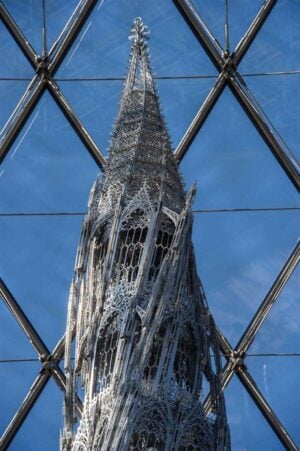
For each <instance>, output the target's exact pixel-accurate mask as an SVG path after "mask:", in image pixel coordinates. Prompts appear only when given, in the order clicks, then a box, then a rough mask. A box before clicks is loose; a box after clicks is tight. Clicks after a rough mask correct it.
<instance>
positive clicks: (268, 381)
mask: <svg viewBox="0 0 300 451" xmlns="http://www.w3.org/2000/svg"><path fill="white" fill-rule="evenodd" d="M247 366H248V369H249V371H250V372H251V374H252V375H253V378H254V379H255V382H256V383H257V385H258V387H259V389H260V390H261V392H262V393H263V395H264V396H265V398H266V399H267V401H268V403H269V404H270V406H271V407H272V409H273V410H274V411H275V413H276V415H277V416H278V418H279V420H280V421H281V422H282V424H283V426H284V427H285V428H286V429H287V432H288V433H289V434H290V435H291V437H292V439H293V440H294V441H295V442H296V443H297V444H299V443H300V431H299V422H300V410H299V399H300V379H299V374H300V358H299V357H278V356H277V357H263V358H261V357H249V358H247ZM270 449H272V448H270Z"/></svg>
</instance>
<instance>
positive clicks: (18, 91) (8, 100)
mask: <svg viewBox="0 0 300 451" xmlns="http://www.w3.org/2000/svg"><path fill="white" fill-rule="evenodd" d="M0 33H1V32H0ZM27 85H28V82H26V81H21V80H14V81H12V80H0V102H1V108H0V130H2V128H3V127H4V125H5V124H6V122H7V120H8V119H9V117H10V115H11V114H12V112H13V111H14V109H15V107H16V106H17V104H18V102H19V100H20V99H21V97H22V96H23V94H24V92H25V91H26V88H27ZM0 172H1V171H0Z"/></svg>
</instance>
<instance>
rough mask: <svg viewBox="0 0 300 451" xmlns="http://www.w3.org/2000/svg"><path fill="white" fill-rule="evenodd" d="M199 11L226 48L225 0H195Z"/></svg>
mask: <svg viewBox="0 0 300 451" xmlns="http://www.w3.org/2000/svg"><path fill="white" fill-rule="evenodd" d="M193 4H194V5H195V7H196V9H197V12H198V13H199V15H200V17H201V19H202V20H203V21H204V22H205V24H206V26H207V27H208V29H209V31H210V32H211V33H212V34H213V36H214V37H215V38H216V40H217V41H218V42H219V44H220V46H221V47H222V49H224V50H225V0H194V1H193Z"/></svg>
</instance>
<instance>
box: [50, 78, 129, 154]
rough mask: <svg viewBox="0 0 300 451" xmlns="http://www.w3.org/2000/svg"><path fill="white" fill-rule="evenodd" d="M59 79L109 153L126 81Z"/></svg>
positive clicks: (99, 144) (62, 89)
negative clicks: (111, 136)
mask: <svg viewBox="0 0 300 451" xmlns="http://www.w3.org/2000/svg"><path fill="white" fill-rule="evenodd" d="M58 83H59V85H60V88H61V91H62V93H63V94H64V96H65V97H66V98H67V99H68V101H69V103H70V104H71V105H72V108H74V111H75V113H76V114H77V115H78V116H79V118H80V120H81V121H82V123H83V125H84V126H85V128H86V129H87V131H88V133H89V134H90V135H91V137H92V138H93V140H94V141H95V142H96V143H97V145H98V146H99V147H100V149H101V152H102V153H103V154H107V150H108V146H109V141H110V135H111V133H112V130H113V124H114V121H115V119H116V117H117V113H118V109H119V104H120V100H121V93H122V89H123V81H121V80H118V81H99V80H98V81H72V82H70V81H68V82H67V81H64V82H62V81H60V82H58ZM108 99H109V102H108V101H107V100H108Z"/></svg>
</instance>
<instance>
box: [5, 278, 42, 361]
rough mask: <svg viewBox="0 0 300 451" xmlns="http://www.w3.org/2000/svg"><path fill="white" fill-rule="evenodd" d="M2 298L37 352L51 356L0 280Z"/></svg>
mask: <svg viewBox="0 0 300 451" xmlns="http://www.w3.org/2000/svg"><path fill="white" fill-rule="evenodd" d="M0 296H1V297H2V299H3V301H4V302H5V304H6V305H7V307H8V309H9V310H10V312H11V313H12V314H13V316H14V317H15V319H16V320H17V322H18V323H19V326H20V327H21V329H22V330H23V332H24V333H25V334H26V335H27V337H28V339H29V341H30V342H31V343H32V345H33V346H34V347H35V349H36V351H37V352H38V354H39V355H41V356H42V355H49V354H50V351H49V350H48V348H47V346H46V345H45V343H44V342H43V340H42V339H41V338H40V336H39V335H38V333H37V332H36V330H35V329H34V327H33V325H32V324H31V322H30V321H29V319H28V318H27V316H26V315H25V313H24V312H23V310H22V308H21V307H20V306H19V304H18V303H17V301H16V300H15V298H14V297H13V295H12V294H11V292H10V291H9V289H8V288H7V286H6V285H5V283H4V282H3V280H2V279H0Z"/></svg>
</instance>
